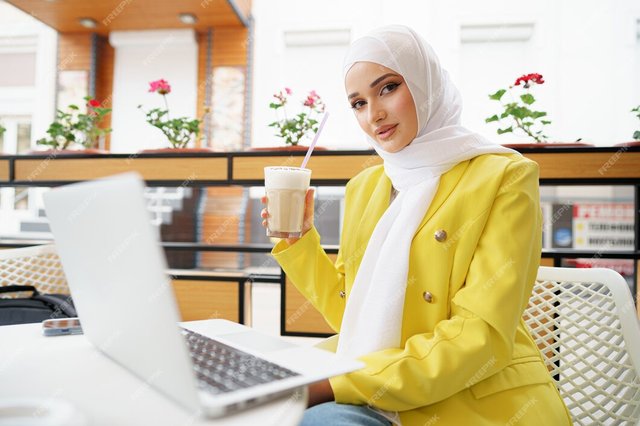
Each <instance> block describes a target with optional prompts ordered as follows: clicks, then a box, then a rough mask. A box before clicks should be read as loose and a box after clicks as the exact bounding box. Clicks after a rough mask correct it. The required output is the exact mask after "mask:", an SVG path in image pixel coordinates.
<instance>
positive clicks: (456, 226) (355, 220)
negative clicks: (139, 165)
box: [272, 154, 571, 426]
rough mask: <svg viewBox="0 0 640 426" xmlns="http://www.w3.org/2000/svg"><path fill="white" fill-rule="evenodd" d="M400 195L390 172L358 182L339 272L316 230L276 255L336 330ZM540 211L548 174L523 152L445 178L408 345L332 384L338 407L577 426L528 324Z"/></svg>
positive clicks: (351, 190)
mask: <svg viewBox="0 0 640 426" xmlns="http://www.w3.org/2000/svg"><path fill="white" fill-rule="evenodd" d="M390 193H391V182H390V180H389V178H388V177H387V176H386V175H385V173H384V169H383V167H382V166H375V167H371V168H368V169H366V170H364V171H363V172H361V173H360V174H358V175H357V176H356V177H354V178H353V179H351V180H350V181H349V183H348V184H347V186H346V193H345V213H344V223H343V228H342V229H343V231H342V236H341V241H340V251H339V254H338V257H337V260H336V262H335V264H334V263H333V262H332V261H331V260H330V259H329V257H327V255H326V253H325V252H324V250H323V249H322V248H321V246H320V236H319V235H318V232H317V231H316V230H315V228H312V229H311V230H310V231H309V232H307V233H306V234H305V235H304V236H303V237H302V238H301V239H300V240H298V241H297V242H296V243H295V244H292V245H291V246H288V245H287V243H286V242H285V241H284V240H283V241H281V242H279V243H278V244H277V245H276V246H275V247H274V249H273V251H272V254H273V255H274V257H275V259H276V260H277V261H278V263H279V264H280V265H281V266H282V268H283V269H284V271H285V272H286V274H287V275H288V276H289V277H290V279H291V280H292V282H293V283H294V284H295V285H296V287H297V288H298V289H299V290H300V291H301V292H302V293H303V294H304V295H305V297H306V298H307V299H309V300H310V301H311V302H312V303H313V305H314V306H315V307H316V308H317V309H318V310H319V311H320V312H321V313H322V314H323V315H324V317H325V318H326V320H327V322H328V323H329V324H330V326H331V327H332V328H333V329H334V330H335V331H336V332H339V331H340V324H341V321H342V315H343V313H344V308H345V304H346V301H347V299H348V298H349V295H350V293H351V287H352V285H353V282H354V279H355V276H356V272H357V271H358V267H359V265H360V262H361V260H362V257H363V255H364V251H365V249H366V246H367V243H368V241H369V238H370V237H371V234H372V232H373V229H374V227H375V225H376V223H377V222H378V220H379V219H380V217H381V216H382V214H383V213H384V211H385V209H386V208H387V207H388V205H389V199H390ZM539 203H540V202H539V187H538V165H537V163H535V162H533V161H530V160H528V159H526V158H524V157H522V156H519V155H516V154H507V155H491V154H489V155H482V156H479V157H476V158H474V159H472V160H469V161H464V162H462V163H460V164H458V165H457V166H455V167H454V168H453V169H451V170H450V171H449V172H447V173H446V174H444V175H443V176H442V177H441V180H440V185H439V187H438V190H437V192H436V195H435V197H434V199H433V202H432V203H431V206H430V207H429V209H428V211H427V213H426V214H425V217H424V219H423V220H422V222H421V224H420V226H419V227H418V230H417V232H416V234H415V237H414V239H413V242H412V245H411V254H410V261H409V273H408V280H407V290H406V297H405V304H404V312H403V320H402V336H401V346H400V347H399V348H391V349H385V350H381V351H377V352H374V353H371V354H368V355H365V356H362V357H360V358H359V359H360V360H362V361H364V363H365V365H366V367H365V368H364V369H362V370H360V371H356V372H353V373H349V374H345V375H342V376H337V377H334V378H332V379H331V380H330V382H331V387H332V388H333V391H334V394H335V400H336V402H338V403H347V404H358V405H365V404H366V405H370V406H374V407H377V408H379V409H382V410H387V411H392V412H399V415H400V421H401V423H402V424H404V425H414V424H415V425H429V424H438V425H465V424H470V425H497V424H501V425H504V424H516V423H517V424H518V425H535V426H539V425H554V426H558V425H566V424H571V420H570V417H569V414H568V412H567V410H566V407H565V406H564V403H563V402H562V399H561V398H560V395H559V394H558V392H557V390H556V388H555V386H554V385H553V383H552V380H551V377H550V375H549V373H548V370H547V369H546V367H545V366H544V363H543V361H542V357H541V355H540V353H539V351H538V349H537V347H536V345H535V343H534V342H533V340H532V338H531V336H530V335H529V333H528V331H527V330H526V328H525V325H524V323H523V321H522V318H521V316H522V313H523V310H524V308H525V306H526V304H527V302H528V299H529V296H530V294H531V290H532V287H533V283H534V280H535V277H536V273H537V270H538V266H539V262H540V250H541V239H542V238H541V233H542V217H541V211H540V204H539ZM442 231H444V232H442ZM436 233H438V238H436V237H435V236H436ZM445 233H446V235H445Z"/></svg>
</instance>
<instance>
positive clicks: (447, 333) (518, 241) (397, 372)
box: [330, 161, 542, 411]
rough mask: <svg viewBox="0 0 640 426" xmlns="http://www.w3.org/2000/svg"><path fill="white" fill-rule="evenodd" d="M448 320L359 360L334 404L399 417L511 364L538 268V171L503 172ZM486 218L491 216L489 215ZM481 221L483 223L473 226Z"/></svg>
mask: <svg viewBox="0 0 640 426" xmlns="http://www.w3.org/2000/svg"><path fill="white" fill-rule="evenodd" d="M481 215H484V216H485V217H486V222H484V223H485V225H484V227H483V229H482V230H481V231H480V232H481V234H480V238H479V240H478V243H477V246H476V248H475V251H474V253H473V257H472V260H471V263H470V265H469V269H468V273H467V276H466V282H465V285H464V286H463V287H462V288H461V289H460V290H459V291H458V292H457V293H456V294H455V295H454V296H453V298H452V300H451V314H450V318H449V319H447V320H443V321H441V322H440V323H438V324H437V325H436V327H435V328H434V330H433V332H430V333H424V334H417V335H414V336H412V337H410V338H409V339H407V341H406V342H405V345H404V347H402V348H392V349H385V350H382V351H377V352H374V353H371V354H367V355H365V356H362V357H360V360H361V361H364V363H365V364H366V367H365V368H364V369H362V370H359V371H356V372H353V373H349V374H345V375H341V376H337V377H334V378H332V379H330V382H331V387H332V389H333V391H334V395H335V400H336V401H337V402H339V403H348V404H360V405H364V404H368V405H373V406H376V407H378V408H381V409H383V410H390V411H404V410H411V409H414V408H418V407H422V406H426V405H430V404H433V403H436V402H438V401H441V400H444V399H446V398H448V397H450V396H452V395H454V394H456V393H458V392H459V391H461V390H463V389H465V388H468V387H470V386H471V385H473V384H475V383H477V382H479V381H481V380H483V379H485V378H487V377H489V376H492V375H493V374H495V373H497V372H499V371H500V370H502V369H503V368H505V367H506V366H507V365H508V364H509V363H510V361H511V358H512V353H513V347H514V340H515V335H516V328H517V327H518V324H519V323H520V319H521V316H522V313H523V311H524V308H525V306H526V304H527V301H528V299H529V296H530V294H531V291H532V288H533V283H534V281H535V276H536V274H537V270H538V266H539V262H540V249H541V232H542V217H541V212H540V203H539V189H538V165H537V164H536V163H534V162H530V161H517V162H514V163H511V164H510V165H509V166H507V167H506V169H505V172H504V174H503V177H502V182H501V184H500V187H499V190H498V192H497V193H496V196H495V199H494V202H493V204H492V206H491V208H490V209H487V210H486V211H485V212H483V213H482V214H481ZM487 215H488V216H487ZM478 222H479V223H483V222H482V221H478Z"/></svg>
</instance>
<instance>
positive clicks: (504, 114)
mask: <svg viewBox="0 0 640 426" xmlns="http://www.w3.org/2000/svg"><path fill="white" fill-rule="evenodd" d="M508 116H509V113H508V112H507V111H505V112H503V113H502V114H500V118H507V117H508Z"/></svg>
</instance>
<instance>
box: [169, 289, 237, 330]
mask: <svg viewBox="0 0 640 426" xmlns="http://www.w3.org/2000/svg"><path fill="white" fill-rule="evenodd" d="M172 283H173V290H174V293H175V295H176V300H177V302H178V308H179V309H180V315H181V317H182V321H195V320H204V319H213V318H224V319H227V320H229V321H234V322H238V319H239V313H240V307H239V306H238V300H239V299H238V297H239V296H238V283H235V282H227V281H196V280H173V281H172ZM246 308H249V307H246Z"/></svg>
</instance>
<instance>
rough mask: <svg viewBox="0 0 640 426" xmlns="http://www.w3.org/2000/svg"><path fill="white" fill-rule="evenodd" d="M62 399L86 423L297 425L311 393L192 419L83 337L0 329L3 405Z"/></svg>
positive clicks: (37, 328) (33, 327)
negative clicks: (229, 413) (217, 416)
mask: <svg viewBox="0 0 640 426" xmlns="http://www.w3.org/2000/svg"><path fill="white" fill-rule="evenodd" d="M32 397H36V398H39V399H40V400H42V401H47V400H49V401H51V400H54V399H62V400H65V401H67V402H70V403H71V404H72V405H73V406H75V408H76V409H78V411H80V413H81V416H83V417H84V418H85V420H86V422H85V423H84V424H86V425H105V426H106V425H109V426H114V425H142V424H153V425H238V426H240V425H242V426H245V425H249V424H260V425H263V426H268V425H296V424H298V422H299V421H300V419H301V418H302V415H303V413H304V410H305V408H306V401H307V394H306V390H305V391H297V392H293V393H292V394H290V395H288V396H285V397H282V398H280V399H277V400H275V401H272V402H269V403H267V404H264V405H261V406H258V407H255V408H252V409H251V410H248V411H244V412H241V413H238V414H235V415H232V416H227V417H224V418H220V419H203V418H193V416H192V415H191V414H190V413H189V412H187V411H184V410H183V409H182V408H181V407H180V406H178V405H176V404H175V403H174V402H173V401H171V400H169V399H167V398H166V397H164V396H162V395H161V394H159V393H158V392H157V391H155V390H154V389H153V388H152V387H151V386H150V385H149V384H148V383H145V382H144V381H142V380H140V379H138V378H137V377H135V376H134V375H133V374H131V373H129V372H128V371H127V370H125V369H124V368H123V367H121V366H119V365H118V364H116V363H115V362H113V361H111V360H109V359H108V358H107V357H106V356H105V355H104V354H102V353H101V352H99V351H98V350H97V349H96V348H94V347H93V346H92V345H91V344H90V343H89V341H88V340H87V339H86V338H85V337H84V336H82V335H77V336H56V337H44V336H43V335H42V332H41V325H40V324H24V325H15V326H1V327H0V403H1V402H2V401H3V400H4V401H6V400H8V399H12V398H32Z"/></svg>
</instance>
